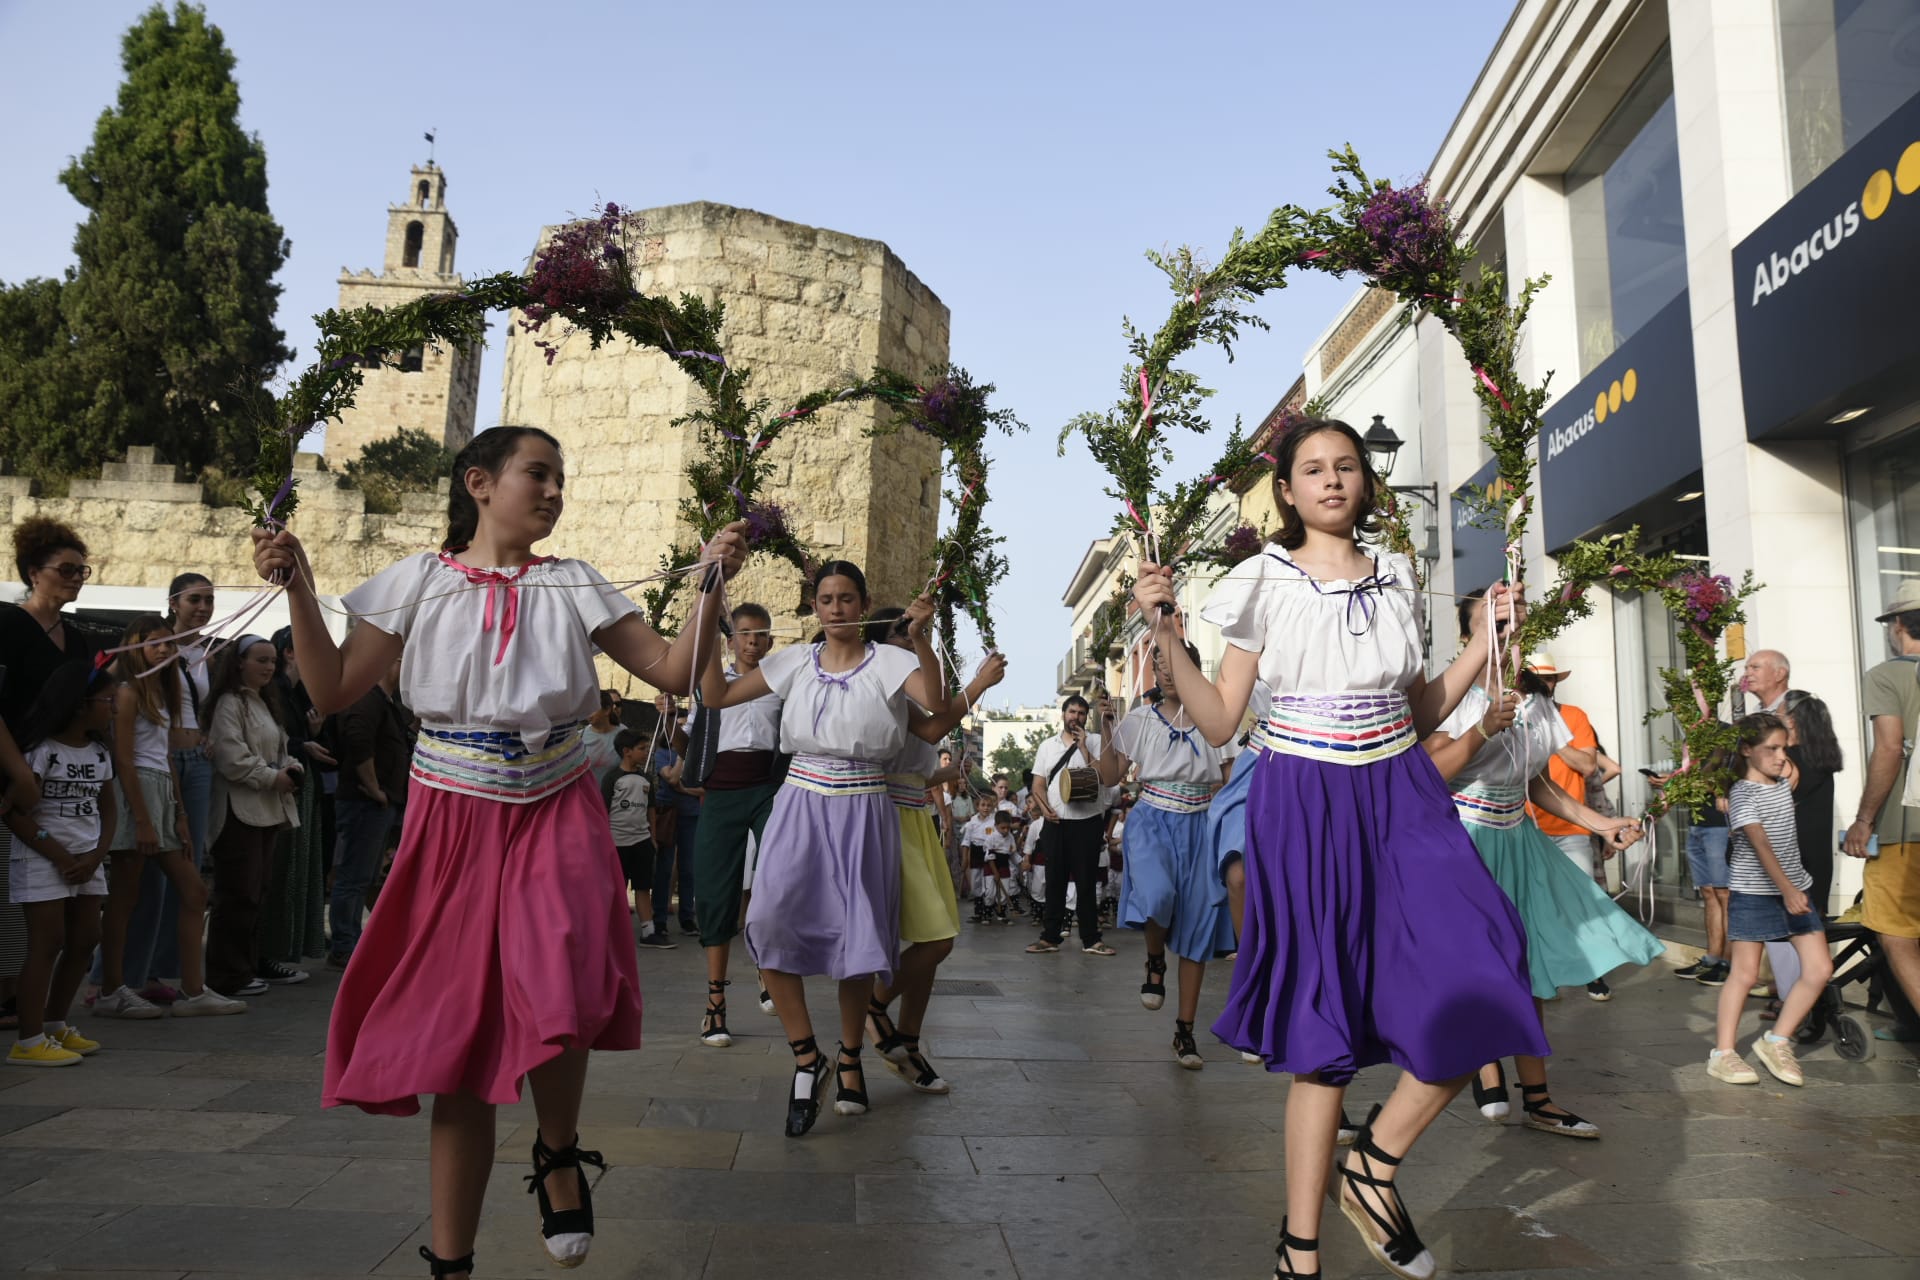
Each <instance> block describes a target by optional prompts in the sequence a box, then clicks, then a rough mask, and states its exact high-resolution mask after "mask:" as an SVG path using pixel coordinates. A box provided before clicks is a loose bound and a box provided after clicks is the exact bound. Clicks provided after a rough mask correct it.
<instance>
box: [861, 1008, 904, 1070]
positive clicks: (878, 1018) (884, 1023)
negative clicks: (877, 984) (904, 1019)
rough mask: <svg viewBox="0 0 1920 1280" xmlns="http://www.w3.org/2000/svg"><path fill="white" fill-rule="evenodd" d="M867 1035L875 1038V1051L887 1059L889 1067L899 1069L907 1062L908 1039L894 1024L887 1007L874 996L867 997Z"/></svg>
mask: <svg viewBox="0 0 1920 1280" xmlns="http://www.w3.org/2000/svg"><path fill="white" fill-rule="evenodd" d="M867 1033H868V1034H869V1035H871V1036H872V1037H873V1047H874V1050H875V1051H876V1052H877V1053H879V1055H880V1056H881V1057H882V1058H884V1059H886V1062H887V1065H888V1066H890V1067H897V1066H899V1065H900V1064H901V1063H903V1062H905V1061H906V1060H907V1051H906V1046H907V1037H905V1036H903V1035H901V1034H900V1028H899V1027H896V1026H895V1025H894V1024H893V1015H892V1014H890V1013H888V1012H887V1006H885V1005H884V1004H881V1003H880V1001H879V1000H878V999H876V998H874V997H873V996H868V997H867Z"/></svg>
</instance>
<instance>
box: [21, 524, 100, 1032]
mask: <svg viewBox="0 0 1920 1280" xmlns="http://www.w3.org/2000/svg"><path fill="white" fill-rule="evenodd" d="M13 560H14V566H15V567H16V568H17V569H19V571H20V581H21V582H23V583H25V584H26V587H27V598H26V599H25V600H23V601H21V602H20V603H19V604H17V605H11V604H9V605H0V671H3V672H4V675H0V720H3V721H5V723H6V727H7V729H8V731H9V734H10V735H11V737H10V738H9V742H8V744H7V745H8V750H7V751H6V752H5V753H4V755H0V767H5V766H8V765H12V764H18V763H19V762H20V753H19V752H18V751H17V750H14V749H12V744H13V741H14V740H17V736H18V734H19V732H20V729H21V727H22V721H23V719H24V718H25V716H26V713H27V709H28V708H29V707H31V706H32V705H33V700H34V696H35V695H36V694H38V693H39V691H40V690H41V689H43V688H45V687H46V683H47V679H48V677H50V676H51V675H52V674H53V673H54V672H55V671H57V670H59V669H60V667H61V666H63V665H65V664H66V663H68V662H72V661H76V660H81V661H85V660H90V659H91V658H92V657H93V654H94V651H95V650H96V649H97V648H98V647H99V646H98V644H97V642H96V641H95V640H94V639H93V638H92V637H91V636H89V635H87V634H86V633H85V632H83V631H81V629H80V628H79V627H77V626H74V625H71V624H70V622H69V620H68V619H67V617H66V616H65V615H64V614H63V613H61V610H63V609H65V608H66V607H67V606H68V605H70V604H72V603H73V602H74V600H75V599H76V598H77V597H78V596H79V595H80V586H81V584H82V583H84V582H85V581H86V580H87V579H88V578H89V577H91V576H92V575H93V570H92V569H91V568H89V567H88V565H87V544H86V543H84V542H82V541H81V540H80V535H79V534H77V533H75V532H74V531H73V530H72V529H71V528H70V527H68V526H67V525H65V524H62V523H61V522H60V521H58V520H50V519H48V518H46V517H45V516H35V517H33V518H31V519H28V520H23V521H21V522H20V523H19V525H17V526H16V527H15V528H14V531H13ZM22 767H24V766H22ZM0 843H4V844H6V845H7V847H8V850H9V851H11V847H12V843H13V842H12V837H11V836H8V835H6V834H4V833H0ZM26 945H27V934H26V921H25V918H24V917H23V916H22V915H21V913H20V908H19V907H17V906H15V905H13V904H12V903H11V902H10V901H7V900H6V898H5V897H4V886H0V1002H4V1005H5V1008H4V1010H0V1025H12V1023H11V1021H10V1020H11V1019H12V1018H13V1016H14V1014H13V999H12V996H13V992H12V986H13V982H14V979H15V978H16V977H18V976H19V973H20V967H21V964H22V962H23V961H24V960H25V959H26Z"/></svg>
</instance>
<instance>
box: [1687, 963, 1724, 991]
mask: <svg viewBox="0 0 1920 1280" xmlns="http://www.w3.org/2000/svg"><path fill="white" fill-rule="evenodd" d="M1732 976H1733V966H1732V965H1730V964H1727V963H1725V962H1722V963H1720V964H1716V965H1709V966H1708V967H1707V968H1705V969H1702V970H1701V971H1700V976H1699V977H1697V978H1695V979H1694V981H1695V982H1697V983H1699V984H1700V985H1701V986H1703V987H1724V986H1726V985H1727V979H1728V978H1730V977H1732Z"/></svg>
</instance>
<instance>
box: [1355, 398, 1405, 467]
mask: <svg viewBox="0 0 1920 1280" xmlns="http://www.w3.org/2000/svg"><path fill="white" fill-rule="evenodd" d="M1360 443H1362V444H1364V445H1366V446H1367V452H1368V453H1370V454H1372V455H1373V470H1374V474H1376V475H1378V476H1379V477H1380V478H1381V479H1382V480H1385V479H1387V478H1388V477H1390V476H1392V475H1393V460H1394V458H1395V457H1396V456H1397V455H1398V454H1399V452H1400V446H1401V444H1402V443H1404V442H1403V441H1402V440H1401V439H1400V437H1399V436H1398V435H1395V434H1394V430H1393V428H1392V427H1390V426H1388V425H1387V421H1386V417H1385V415H1384V414H1378V413H1376V414H1374V415H1373V425H1372V426H1370V427H1368V428H1367V434H1366V435H1364V436H1361V437H1360Z"/></svg>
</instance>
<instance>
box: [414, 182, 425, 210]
mask: <svg viewBox="0 0 1920 1280" xmlns="http://www.w3.org/2000/svg"><path fill="white" fill-rule="evenodd" d="M413 202H414V203H415V204H417V205H419V206H420V207H421V208H422V209H424V208H426V207H427V182H426V179H425V178H422V179H421V180H420V186H419V189H418V191H417V193H416V194H415V196H414V201H413Z"/></svg>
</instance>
